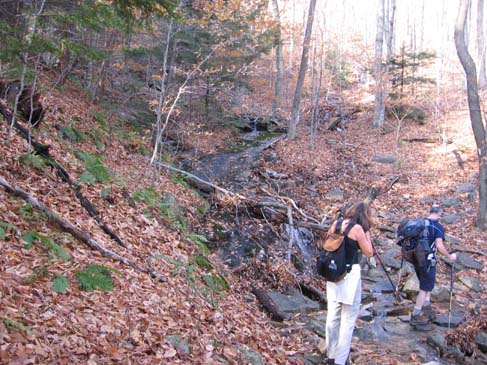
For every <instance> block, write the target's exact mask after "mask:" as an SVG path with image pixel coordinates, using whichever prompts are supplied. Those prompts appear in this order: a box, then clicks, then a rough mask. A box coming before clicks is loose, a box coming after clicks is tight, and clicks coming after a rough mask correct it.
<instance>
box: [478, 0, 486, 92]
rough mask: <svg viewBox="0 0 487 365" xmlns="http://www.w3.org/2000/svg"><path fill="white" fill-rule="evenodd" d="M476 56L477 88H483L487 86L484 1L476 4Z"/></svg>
mask: <svg viewBox="0 0 487 365" xmlns="http://www.w3.org/2000/svg"><path fill="white" fill-rule="evenodd" d="M477 52H478V53H477V54H478V61H477V62H478V64H479V86H480V87H481V88H483V87H484V86H486V85H487V75H486V73H485V29H484V0H478V3H477Z"/></svg>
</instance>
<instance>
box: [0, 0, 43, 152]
mask: <svg viewBox="0 0 487 365" xmlns="http://www.w3.org/2000/svg"><path fill="white" fill-rule="evenodd" d="M45 3H46V0H42V1H41V3H40V5H39V7H38V8H37V9H36V10H35V11H34V13H33V14H32V15H29V16H28V20H27V35H26V37H25V38H26V41H27V46H30V44H31V43H32V38H33V36H34V35H35V33H36V31H37V18H38V17H39V16H40V15H41V14H42V12H43V10H44V5H45ZM32 6H34V4H32ZM28 57H29V55H28V54H27V52H23V53H22V55H21V58H22V75H21V77H20V87H19V90H18V92H17V95H16V96H15V103H14V112H13V118H12V122H11V123H10V127H9V129H8V133H7V143H9V142H10V138H11V136H12V131H13V127H14V124H15V116H16V115H17V107H18V104H19V98H20V96H21V95H22V93H23V91H24V86H25V76H26V74H27V62H28ZM32 92H34V91H32ZM29 134H30V133H29Z"/></svg>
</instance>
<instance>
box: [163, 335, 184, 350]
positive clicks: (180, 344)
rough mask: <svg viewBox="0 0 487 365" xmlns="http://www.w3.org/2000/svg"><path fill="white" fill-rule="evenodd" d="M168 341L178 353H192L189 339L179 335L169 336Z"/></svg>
mask: <svg viewBox="0 0 487 365" xmlns="http://www.w3.org/2000/svg"><path fill="white" fill-rule="evenodd" d="M166 339H167V340H168V341H169V342H170V343H171V344H172V345H173V346H174V348H175V349H176V350H177V352H178V353H180V354H184V355H188V354H189V353H190V349H189V342H188V339H187V338H182V337H181V336H179V335H171V336H167V337H166Z"/></svg>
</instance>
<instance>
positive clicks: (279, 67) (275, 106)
mask: <svg viewBox="0 0 487 365" xmlns="http://www.w3.org/2000/svg"><path fill="white" fill-rule="evenodd" d="M271 8H272V16H273V17H274V20H275V21H276V22H277V27H278V28H277V34H276V44H275V46H276V84H275V93H274V102H273V103H272V117H273V118H275V117H276V115H277V113H278V111H279V109H280V108H281V99H282V79H283V64H282V62H283V61H282V40H281V16H280V14H279V5H278V3H277V0H272V1H271Z"/></svg>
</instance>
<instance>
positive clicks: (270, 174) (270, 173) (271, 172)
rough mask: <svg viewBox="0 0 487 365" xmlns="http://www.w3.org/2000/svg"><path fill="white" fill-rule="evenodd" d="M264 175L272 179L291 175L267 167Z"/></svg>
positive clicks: (285, 177)
mask: <svg viewBox="0 0 487 365" xmlns="http://www.w3.org/2000/svg"><path fill="white" fill-rule="evenodd" d="M262 175H263V176H265V177H268V178H271V179H278V180H281V179H287V178H289V175H287V174H283V173H280V172H277V171H274V170H272V169H269V168H267V169H265V171H264V172H263V173H262Z"/></svg>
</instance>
